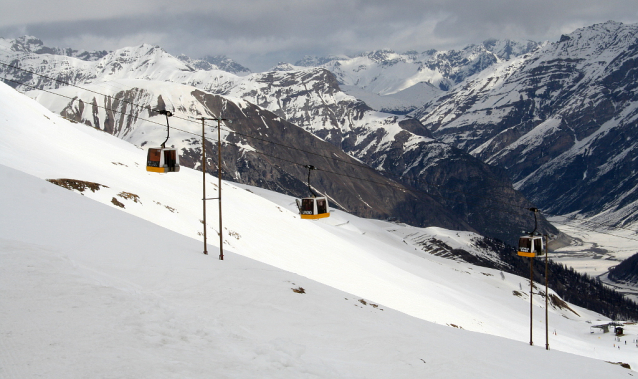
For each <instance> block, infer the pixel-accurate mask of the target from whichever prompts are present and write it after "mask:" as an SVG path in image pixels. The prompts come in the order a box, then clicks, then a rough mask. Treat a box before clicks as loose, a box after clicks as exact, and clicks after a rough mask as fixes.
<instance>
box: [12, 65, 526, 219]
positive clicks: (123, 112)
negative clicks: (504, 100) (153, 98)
mask: <svg viewBox="0 0 638 379" xmlns="http://www.w3.org/2000/svg"><path fill="white" fill-rule="evenodd" d="M0 63H1V62H0ZM37 75H39V74H37ZM41 76H42V75H41ZM45 77H46V76H45ZM2 79H4V80H7V81H10V82H13V83H17V84H23V85H25V86H27V87H30V88H34V89H36V90H40V91H43V92H47V93H50V94H52V95H57V96H61V97H64V98H67V99H70V100H76V98H75V97H70V96H66V95H63V94H60V93H56V92H52V91H49V90H45V89H39V88H37V87H35V86H33V85H29V84H26V83H23V82H19V81H16V80H12V79H8V78H2ZM71 86H73V85H71ZM75 87H77V86H75ZM77 88H80V89H82V88H81V87H77ZM91 92H93V93H97V94H99V95H101V96H105V97H106V96H107V95H105V94H100V93H99V92H95V91H91ZM131 104H132V103H131ZM95 105H96V106H97V107H99V108H102V109H104V110H107V111H111V112H114V113H120V114H123V115H130V116H135V115H134V114H132V113H128V112H126V111H123V110H117V109H113V108H107V107H105V106H101V105H97V104H95ZM132 105H135V106H136V107H139V108H142V109H147V107H143V106H140V105H136V104H132ZM137 118H138V119H140V120H143V121H147V122H150V123H153V124H156V125H160V126H162V127H163V124H161V123H159V122H157V121H152V120H149V119H145V118H141V117H137ZM176 118H179V119H181V120H184V121H188V122H194V121H193V120H189V119H187V118H182V117H176ZM172 128H173V129H174V130H178V131H181V132H183V133H186V134H191V135H193V136H197V137H201V136H200V135H199V134H197V133H193V132H190V131H187V130H183V129H180V128H176V127H172ZM224 130H226V131H228V132H230V133H236V134H239V135H242V136H245V137H249V138H254V139H257V140H261V141H264V142H268V143H273V144H276V145H279V146H282V147H285V148H289V149H293V150H297V151H301V152H305V153H308V154H312V155H316V156H319V157H321V158H325V159H332V160H336V161H340V162H343V163H347V164H351V165H354V166H358V167H365V168H368V169H370V170H372V171H375V172H377V173H379V174H382V172H380V171H378V170H376V169H374V168H372V167H370V166H366V165H361V164H353V163H351V162H347V161H344V160H342V159H339V158H335V157H330V156H325V155H323V154H319V153H315V152H312V151H307V150H304V149H299V148H295V147H292V146H289V145H285V144H281V143H277V142H273V141H269V140H266V139H263V138H260V137H256V136H252V135H249V134H244V133H239V132H236V131H234V130H230V129H228V128H224ZM206 140H208V141H210V142H214V141H213V140H211V139H209V138H206ZM226 143H228V144H231V145H233V146H237V147H240V146H238V145H236V144H233V143H231V142H228V141H226ZM254 151H255V152H256V153H259V154H262V155H265V156H270V157H272V158H275V159H279V160H283V161H286V162H288V163H291V164H295V165H299V166H304V164H300V163H298V162H293V161H290V160H287V159H284V158H281V157H277V156H274V155H271V154H267V153H264V152H261V151H259V150H256V149H255V150H254ZM317 170H318V171H324V172H328V173H332V174H335V175H340V176H344V177H348V178H350V179H355V180H359V181H366V182H370V183H374V184H377V185H382V186H387V187H393V188H397V189H400V190H402V191H410V192H416V193H421V194H426V195H428V196H430V197H438V198H440V199H445V200H449V201H454V202H458V203H462V202H461V201H460V200H458V199H452V198H449V197H445V196H443V195H438V194H432V193H428V192H426V191H423V190H418V189H415V188H409V187H407V186H406V185H404V186H401V185H392V184H389V183H382V182H379V181H375V180H370V179H365V178H359V177H355V176H352V175H348V174H342V173H339V172H335V171H330V170H325V169H317ZM381 176H382V177H384V178H387V177H386V176H385V175H381ZM387 179H388V180H392V179H391V178H387ZM426 184H428V183H427V182H426ZM433 186H435V185H433ZM449 191H453V192H458V193H462V194H464V195H466V196H474V197H476V195H474V194H470V193H466V192H463V191H454V190H449ZM490 200H492V201H496V202H499V203H501V204H503V205H506V206H508V207H512V208H521V209H526V208H525V207H520V206H518V205H514V204H510V203H505V202H501V201H499V200H495V199H490ZM479 207H480V208H484V209H490V210H493V211H497V212H502V213H503V212H504V213H510V214H516V215H518V213H516V212H510V211H506V210H504V209H502V208H496V207H489V206H479Z"/></svg>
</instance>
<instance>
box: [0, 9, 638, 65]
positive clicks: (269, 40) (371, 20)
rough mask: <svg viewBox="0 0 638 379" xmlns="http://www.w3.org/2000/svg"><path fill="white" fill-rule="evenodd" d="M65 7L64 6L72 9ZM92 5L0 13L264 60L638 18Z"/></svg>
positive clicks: (616, 12) (60, 42)
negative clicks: (41, 14)
mask: <svg viewBox="0 0 638 379" xmlns="http://www.w3.org/2000/svg"><path fill="white" fill-rule="evenodd" d="M37 1H38V0H29V2H30V3H36V2H37ZM117 1H119V2H122V1H121V0H117ZM83 4H88V3H83ZM122 4H125V2H122ZM60 7H61V9H59V10H58V11H59V12H61V13H64V12H66V11H68V10H67V9H64V6H63V5H60ZM85 7H87V8H86V9H84V11H83V12H82V14H83V15H84V17H80V16H78V17H77V19H71V20H68V19H67V18H63V19H60V20H59V21H47V20H56V17H55V15H52V17H50V18H47V19H46V20H45V19H43V20H40V21H37V20H32V21H31V22H29V23H23V24H10V23H8V21H7V20H6V19H0V35H1V36H4V37H16V36H18V35H22V34H25V33H28V34H32V35H35V36H37V37H39V38H41V39H43V40H44V41H45V43H47V44H48V45H51V46H60V47H66V46H68V45H64V43H65V42H74V43H78V44H83V43H87V44H89V43H92V44H99V43H102V46H96V45H91V46H89V45H87V46H78V45H74V46H69V47H73V48H82V49H90V50H97V49H100V50H101V49H113V48H118V47H124V46H117V43H122V42H127V43H129V44H140V43H143V42H146V43H152V44H158V45H160V46H162V47H163V48H164V49H166V50H167V51H169V52H171V53H174V54H179V53H185V54H188V55H190V56H192V57H195V58H196V57H201V56H203V55H207V54H210V55H217V54H226V55H229V56H230V57H232V58H234V59H236V60H238V61H239V62H240V63H241V64H243V65H246V66H248V67H250V68H252V69H253V70H263V69H266V68H268V67H270V66H272V65H274V64H276V63H277V62H278V61H288V62H294V61H296V60H297V59H300V58H301V57H302V56H303V55H304V54H315V55H326V54H340V53H353V52H361V51H366V50H373V49H379V48H389V49H395V50H398V51H404V50H409V49H415V50H426V49H430V48H435V49H446V48H457V47H461V46H463V45H466V44H469V43H477V42H480V41H482V40H485V39H487V38H511V39H531V40H536V41H541V40H556V39H557V38H558V37H559V35H560V34H561V33H564V32H569V31H572V30H573V29H574V28H576V27H580V26H586V25H590V24H593V23H596V22H604V21H607V20H610V19H611V20H616V21H621V22H627V23H634V22H638V7H637V5H636V2H635V0H608V1H606V2H605V3H604V4H603V5H600V4H599V1H598V0H581V1H573V0H565V1H561V2H557V1H555V0H552V1H550V0H537V1H534V2H530V1H520V0H515V1H513V0H493V1H476V0H445V1H443V0H425V1H423V0H421V1H416V0H395V1H392V2H389V1H380V0H340V1H337V0H325V1H317V0H314V1H309V0H296V1H277V2H273V1H267V0H236V1H233V2H228V1H223V2H220V1H204V0H201V1H193V0H191V1H182V2H174V1H173V2H171V1H168V0H162V1H159V2H158V1H150V0H149V1H146V3H142V6H136V7H133V6H129V7H128V8H127V7H125V6H124V7H123V8H122V9H124V11H122V13H117V12H115V11H113V12H111V13H109V14H104V15H101V17H97V16H96V15H95V14H92V13H91V12H90V8H88V7H89V5H86V6H85ZM125 11H126V12H125ZM127 12H128V13H127ZM64 14H65V16H64V17H68V13H64ZM76 14H77V12H76ZM60 17H61V16H60ZM149 38H150V39H153V40H148V39H149ZM242 59H243V60H242Z"/></svg>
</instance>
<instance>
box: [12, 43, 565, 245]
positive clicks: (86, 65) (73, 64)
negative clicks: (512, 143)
mask: <svg viewBox="0 0 638 379" xmlns="http://www.w3.org/2000/svg"><path fill="white" fill-rule="evenodd" d="M0 54H3V55H5V58H3V61H13V62H19V64H20V68H23V69H29V68H30V69H31V71H37V72H38V73H39V74H41V75H46V77H48V78H53V79H47V78H45V77H42V76H38V75H34V74H30V73H25V71H22V70H20V69H17V68H12V67H6V66H4V67H1V69H2V70H3V71H4V73H5V75H6V76H7V77H9V78H15V79H14V80H16V81H19V82H22V83H26V85H25V84H20V85H17V84H14V85H16V86H17V87H18V88H20V89H23V90H28V89H30V88H33V87H36V88H42V89H47V90H53V89H58V90H59V91H62V90H64V88H60V87H61V86H62V85H63V84H64V83H71V84H74V85H79V86H81V87H82V88H88V86H90V88H92V92H90V91H79V92H80V93H77V91H75V92H73V91H72V92H69V93H67V92H64V93H65V94H66V95H65V96H67V100H66V103H65V104H63V105H62V106H60V105H54V103H56V102H55V101H53V100H52V99H51V98H50V97H46V96H40V95H39V96H38V100H39V101H40V102H41V103H42V104H44V105H46V106H47V107H49V108H50V109H52V110H54V111H56V112H60V113H63V114H64V115H65V116H66V117H69V118H72V119H74V120H77V121H79V122H84V123H89V124H90V125H92V126H99V127H100V128H101V129H103V130H105V131H107V132H109V133H111V134H114V135H117V136H118V137H120V138H125V139H128V140H130V141H131V142H133V143H135V144H137V145H142V144H143V143H144V142H145V140H144V139H141V138H139V134H136V133H135V132H134V130H142V129H139V126H138V125H137V121H136V120H135V118H133V119H131V118H129V117H122V116H118V115H116V114H112V115H108V114H105V115H103V116H98V114H99V112H98V113H95V112H96V111H91V112H93V113H90V115H89V114H87V113H86V112H87V109H88V108H91V109H96V107H97V105H102V104H105V106H106V107H107V108H112V107H113V105H114V104H117V105H118V106H124V107H126V106H127V105H126V104H127V103H126V102H122V99H132V100H130V102H132V103H136V104H137V103H142V104H151V103H152V102H153V101H157V100H153V101H151V98H153V99H156V98H157V97H158V92H157V91H156V90H153V91H150V90H144V88H145V86H146V85H145V84H144V83H142V82H149V81H152V82H155V83H156V85H159V84H157V83H165V85H168V84H169V83H182V84H184V85H186V86H191V87H196V88H199V89H201V90H202V93H205V92H208V93H213V94H216V95H223V96H225V97H226V98H227V99H230V98H234V99H242V100H244V101H246V102H249V103H250V104H251V106H254V107H255V108H254V109H251V110H249V111H248V113H247V114H248V115H249V118H250V119H251V120H252V121H250V123H249V124H251V125H253V124H254V125H255V126H253V128H256V129H254V130H253V129H251V130H252V131H253V132H255V133H263V131H262V130H260V129H259V128H258V126H259V125H261V124H264V123H265V122H266V121H264V120H265V118H264V117H265V116H264V114H265V113H264V112H266V111H269V112H271V113H268V114H272V116H268V117H270V119H272V120H273V121H272V122H274V120H278V118H277V117H279V119H281V120H282V122H283V120H285V121H286V122H288V123H290V124H291V125H296V126H299V127H300V128H302V129H304V130H305V131H308V132H310V133H312V134H314V135H315V136H316V137H312V138H311V139H308V140H306V139H303V140H297V139H295V138H293V135H292V134H290V133H288V134H284V133H282V134H281V136H280V139H277V141H280V142H281V141H283V142H284V143H285V144H287V145H293V146H299V147H302V148H305V146H306V145H305V144H306V143H309V144H310V145H311V146H312V143H313V142H312V141H314V140H317V141H321V142H324V141H325V143H327V144H329V145H321V146H322V147H321V148H320V150H321V151H324V150H325V152H330V154H332V155H334V154H337V155H339V154H341V155H343V154H344V153H345V154H347V156H349V157H350V158H348V159H352V158H351V157H354V158H356V159H355V160H354V161H355V162H359V164H361V162H362V163H363V164H364V165H368V166H370V167H372V168H374V169H375V170H377V171H378V172H381V173H383V175H384V176H385V177H387V178H391V179H394V180H396V181H398V182H400V183H402V184H401V185H402V186H408V187H409V188H414V189H415V190H416V192H414V191H413V192H410V193H411V195H409V196H412V197H411V198H413V199H421V200H422V198H421V196H426V198H427V201H428V202H431V201H433V199H435V203H436V204H439V205H442V206H443V207H442V208H439V210H440V211H441V212H442V214H441V215H440V216H437V217H436V218H437V219H438V217H447V218H449V220H448V221H445V225H441V224H436V223H435V224H430V223H431V222H433V219H432V217H433V215H430V214H428V213H429V212H430V211H432V210H434V208H431V209H428V210H420V209H421V207H423V206H424V205H415V203H414V202H413V201H412V202H411V201H408V200H406V199H403V200H401V201H399V200H398V199H399V197H397V199H395V200H393V201H394V202H393V203H392V204H393V205H392V206H390V205H387V206H385V205H383V204H384V201H382V199H375V198H374V196H373V195H372V194H371V193H370V195H369V196H371V197H367V198H365V201H364V202H365V203H367V204H368V207H371V208H373V209H374V210H373V211H370V210H369V211H365V210H364V208H361V209H359V208H357V206H356V203H357V202H356V201H355V200H354V199H352V200H348V201H346V200H343V199H341V200H337V199H338V198H337V197H335V200H337V202H336V203H338V204H341V207H342V208H344V209H347V210H349V211H353V212H355V213H358V214H361V215H364V216H371V215H373V214H374V215H376V216H380V215H385V216H388V217H397V218H398V219H400V220H403V221H406V222H409V223H412V224H415V225H422V226H424V225H439V226H446V225H447V226H449V225H452V224H454V225H457V226H459V225H466V226H467V227H469V228H471V229H473V230H476V231H478V232H480V233H481V234H484V235H488V236H492V237H497V238H500V239H502V240H506V241H509V242H510V243H513V242H514V241H515V240H516V238H517V235H518V234H519V233H520V231H521V230H527V229H530V228H531V227H530V224H531V225H533V217H531V213H530V212H529V211H527V210H526V209H525V208H529V207H531V206H532V204H531V203H529V202H528V201H527V200H526V199H525V198H524V197H523V196H521V195H520V193H518V192H517V191H515V190H514V189H513V188H512V186H511V184H510V182H509V180H508V178H507V176H506V175H505V174H504V173H503V172H502V171H499V170H497V169H494V168H492V167H490V166H488V165H486V164H484V163H483V162H481V161H480V160H479V159H476V158H475V157H472V156H471V155H469V154H467V153H466V152H464V151H462V150H460V149H457V148H454V147H451V146H449V145H447V144H445V143H442V142H440V141H437V140H436V139H434V138H433V136H432V135H431V134H430V132H429V131H428V130H427V129H426V128H424V127H423V125H422V124H421V123H420V122H419V121H418V120H416V119H414V118H409V117H405V116H397V115H392V114H387V113H380V112H376V111H374V110H372V109H370V108H369V107H368V106H367V105H366V104H365V103H363V102H361V101H359V100H357V99H356V98H354V97H352V96H348V95H346V94H345V93H343V92H342V91H341V90H340V87H339V83H338V79H337V77H335V75H334V74H332V73H331V72H330V71H328V70H326V69H324V68H307V69H301V70H295V71H273V72H267V73H255V74H250V75H246V76H237V75H233V74H231V73H228V72H223V71H218V70H213V71H205V70H198V69H196V68H195V67H193V65H192V62H189V61H187V60H184V59H180V58H176V57H173V56H171V55H170V54H168V53H166V52H165V51H163V50H162V49H161V48H159V47H156V46H150V45H142V46H138V47H134V48H125V49H120V50H117V51H114V52H112V53H110V54H108V55H107V56H105V57H103V58H102V59H100V60H98V61H95V62H85V61H80V60H77V59H74V58H71V57H67V56H59V55H33V54H25V53H21V52H16V51H14V50H9V51H6V50H5V51H1V52H0ZM54 79H55V80H54ZM56 80H57V81H56ZM70 88H71V89H72V87H70ZM75 90H77V89H75ZM114 90H117V91H115V92H114ZM192 90H194V88H192ZM191 92H192V91H191ZM191 92H188V93H185V92H184V91H177V90H176V89H175V88H167V89H166V90H163V91H161V92H159V93H161V94H162V98H163V101H164V102H165V104H167V105H168V104H174V109H175V110H176V112H177V113H184V114H190V115H193V116H197V115H200V114H208V113H207V112H208V111H210V110H208V111H206V110H203V109H200V110H198V111H197V112H194V111H193V109H199V108H198V107H200V105H197V102H195V103H192V102H189V103H188V104H183V101H185V100H183V99H188V98H191V97H192V96H194V95H193V94H192V93H191ZM175 93H182V97H183V99H180V98H177V97H176V95H175ZM96 94H110V95H107V97H106V98H105V97H104V96H96ZM151 94H152V95H151ZM169 95H170V96H169ZM199 96H200V97H201V96H203V95H201V94H200V95H199ZM169 98H170V101H169ZM69 99H73V101H68V100H69ZM80 99H81V100H82V103H81V104H80V102H79V100H80ZM76 100H77V101H76ZM133 100H135V101H133ZM74 101H75V102H74ZM204 103H205V102H204V101H203V100H201V101H199V104H204ZM89 104H90V105H91V106H90V107H89ZM177 104H182V105H179V106H178V105H177ZM193 104H194V105H193ZM74 107H77V110H76V108H74ZM193 107H194V108H193ZM80 108H82V110H81V109H80ZM97 108H99V107H97ZM240 108H241V107H240ZM129 111H131V112H136V111H134V110H133V109H129ZM222 113H223V114H224V116H228V114H227V113H228V111H227V110H224V112H222ZM240 113H241V112H240ZM244 113H245V112H244ZM244 113H242V115H243V114H244ZM268 126H269V127H270V124H268ZM282 128H283V126H282ZM285 129H286V130H292V129H291V127H286V128H285ZM308 136H310V134H308ZM317 137H318V138H317ZM160 138H161V137H160ZM184 141H186V139H184ZM189 141H191V143H192V144H196V142H194V141H195V139H189ZM234 142H237V143H241V144H243V143H244V141H234ZM253 142H254V141H253ZM254 143H257V142H254ZM247 146H254V145H253V143H250V144H247ZM264 146H267V145H264ZM264 146H261V147H260V148H259V151H263V150H261V149H262V148H264V149H266V148H267V147H264ZM326 146H331V147H330V148H327V147H326ZM255 148H256V147H255ZM194 149H196V148H194ZM334 149H336V150H334ZM333 150H334V152H333ZM266 151H268V150H266ZM226 154H227V153H226ZM246 154H248V153H246ZM246 154H244V153H241V152H239V151H237V152H236V156H233V157H232V159H231V158H229V159H230V160H232V161H233V162H239V161H238V159H239V157H243V156H245V155H246ZM324 154H325V153H324ZM330 154H329V155H328V156H332V155H330ZM184 155H185V156H186V157H188V156H189V153H188V152H185V153H184ZM191 155H192V157H191V161H192V163H193V165H196V163H195V156H196V155H197V151H196V150H193V152H192V154H191ZM341 155H339V156H341ZM260 162H262V163H257V161H255V162H249V163H246V165H245V166H244V164H243V163H241V164H240V163H236V164H237V165H238V166H237V167H240V168H241V167H246V169H247V170H248V171H247V172H242V170H241V169H240V168H236V169H231V168H229V169H228V174H227V175H229V177H232V178H233V179H234V180H240V181H242V182H246V183H249V184H254V185H260V186H262V187H266V188H271V189H276V190H279V191H281V192H285V193H290V194H294V195H296V196H299V193H300V191H301V188H302V187H303V186H302V185H301V184H300V183H301V182H298V181H295V180H292V179H290V178H291V177H290V176H286V175H284V174H283V173H278V174H276V173H274V172H270V171H269V170H265V171H264V168H263V165H264V163H263V158H262V160H261V161H260ZM295 162H300V161H295ZM272 163H273V164H274V162H272ZM306 163H307V160H306ZM279 164H280V165H281V163H279ZM311 164H312V163H311ZM327 164H328V163H325V165H327ZM316 166H317V167H322V165H316ZM255 167H262V170H260V171H256V172H259V173H260V174H259V175H257V174H256V173H252V174H249V172H253V170H254V168H255ZM328 167H331V169H333V168H334V169H335V170H337V167H332V166H328ZM296 170H297V171H295V170H293V169H292V168H290V169H289V170H288V169H287V170H286V172H293V173H294V175H293V174H290V175H292V177H297V178H299V177H300V176H299V172H298V170H299V169H298V168H297V169H296ZM342 170H345V169H344V168H339V169H338V170H337V171H336V172H342ZM367 170H370V169H367ZM302 171H303V170H302ZM370 171H371V172H374V171H372V170H370ZM346 172H347V171H346ZM378 172H377V173H375V175H378ZM251 175H253V176H252V177H251ZM357 175H360V174H357ZM264 177H265V178H268V180H266V179H264ZM260 178H262V179H260ZM301 178H303V175H302V176H301ZM259 180H262V181H267V182H268V184H265V183H261V184H260V183H259ZM375 180H376V179H375ZM384 180H388V179H384ZM329 182H330V183H343V181H342V180H340V179H339V180H334V178H333V181H328V180H324V181H323V185H324V186H328V183H329ZM384 183H385V182H384ZM343 185H345V187H346V188H348V191H350V192H351V194H354V193H358V191H359V190H361V191H362V192H365V191H368V192H373V191H381V190H380V189H379V188H376V189H373V187H369V188H367V189H359V187H358V186H355V185H354V184H352V185H349V184H340V185H339V186H336V184H335V186H334V187H326V188H327V189H326V191H327V192H330V193H331V196H337V194H338V193H339V192H340V191H345V189H343V188H341V187H342V186H343ZM370 185H372V184H370ZM382 188H384V187H382ZM328 190H329V191H328ZM406 190H407V189H406ZM401 191H402V190H400V191H399V192H401ZM406 193H407V192H406ZM415 193H416V195H415ZM332 194H334V195H332ZM353 196H354V195H353ZM396 196H399V195H398V194H397V195H396ZM405 196H408V195H405ZM415 196H416V197H415ZM358 201H359V202H361V201H360V200H358ZM424 201H425V200H424ZM399 204H403V205H399ZM432 204H434V203H432ZM432 206H433V205H432ZM443 209H445V210H444V211H443ZM366 212H368V213H366ZM376 216H375V217H376ZM436 222H441V223H443V221H441V220H439V221H436ZM447 226H446V227H447ZM532 227H533V226H532ZM542 229H543V230H545V231H550V232H554V233H555V232H556V230H555V229H553V228H552V227H551V226H550V225H548V224H547V223H542Z"/></svg>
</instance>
